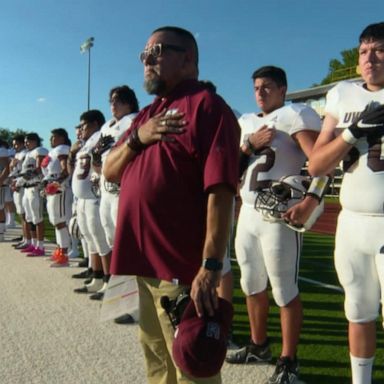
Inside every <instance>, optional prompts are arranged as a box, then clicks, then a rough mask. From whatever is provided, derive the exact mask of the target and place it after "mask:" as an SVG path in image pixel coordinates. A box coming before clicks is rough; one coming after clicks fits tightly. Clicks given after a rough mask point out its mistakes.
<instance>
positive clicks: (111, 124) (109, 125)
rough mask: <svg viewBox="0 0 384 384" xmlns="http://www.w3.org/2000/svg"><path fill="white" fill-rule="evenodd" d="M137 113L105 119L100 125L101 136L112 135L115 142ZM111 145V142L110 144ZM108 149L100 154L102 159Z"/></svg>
mask: <svg viewBox="0 0 384 384" xmlns="http://www.w3.org/2000/svg"><path fill="white" fill-rule="evenodd" d="M136 115H137V113H131V114H129V115H125V116H123V117H122V118H121V119H120V120H119V121H116V120H115V119H111V120H109V121H107V122H106V123H105V124H104V125H103V126H102V127H101V135H102V136H112V137H113V142H114V143H116V142H117V141H118V140H119V139H120V137H121V136H122V135H123V133H124V132H125V131H126V130H127V129H128V128H129V127H130V126H131V124H132V121H133V119H134V118H135V116H136ZM112 145H113V144H112ZM108 153H109V150H108V151H105V152H104V153H103V155H102V159H103V160H104V159H105V157H106V156H107V154H108Z"/></svg>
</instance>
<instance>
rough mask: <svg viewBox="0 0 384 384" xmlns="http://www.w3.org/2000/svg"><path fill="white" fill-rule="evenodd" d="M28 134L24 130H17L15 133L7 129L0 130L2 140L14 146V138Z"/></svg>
mask: <svg viewBox="0 0 384 384" xmlns="http://www.w3.org/2000/svg"><path fill="white" fill-rule="evenodd" d="M26 134H27V132H26V131H24V130H23V129H20V128H18V129H16V130H15V131H10V130H9V129H7V128H0V139H2V140H5V141H6V142H7V143H8V144H12V138H13V136H15V135H26Z"/></svg>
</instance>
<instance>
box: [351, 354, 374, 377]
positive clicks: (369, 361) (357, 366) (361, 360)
mask: <svg viewBox="0 0 384 384" xmlns="http://www.w3.org/2000/svg"><path fill="white" fill-rule="evenodd" d="M350 358H351V368H352V382H353V384H368V383H371V382H372V367H373V361H374V360H375V357H374V356H373V357H367V358H365V357H355V356H352V355H350Z"/></svg>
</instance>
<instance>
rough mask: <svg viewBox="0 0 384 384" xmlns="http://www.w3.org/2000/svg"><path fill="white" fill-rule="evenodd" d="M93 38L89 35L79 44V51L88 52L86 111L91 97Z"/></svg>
mask: <svg viewBox="0 0 384 384" xmlns="http://www.w3.org/2000/svg"><path fill="white" fill-rule="evenodd" d="M94 41H95V39H94V38H93V37H90V38H89V39H87V40H85V41H84V43H83V44H81V45H80V53H85V52H88V104H87V105H88V111H89V106H90V98H91V48H92V47H93V42H94Z"/></svg>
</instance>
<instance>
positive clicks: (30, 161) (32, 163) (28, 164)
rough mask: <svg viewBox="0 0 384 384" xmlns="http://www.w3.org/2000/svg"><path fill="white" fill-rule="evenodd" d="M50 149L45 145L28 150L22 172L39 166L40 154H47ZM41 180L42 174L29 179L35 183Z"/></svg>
mask: <svg viewBox="0 0 384 384" xmlns="http://www.w3.org/2000/svg"><path fill="white" fill-rule="evenodd" d="M47 155H48V150H47V149H46V148H44V147H36V148H34V149H32V150H30V151H27V153H26V154H25V157H24V161H23V164H22V166H21V172H22V173H25V172H27V171H33V170H35V169H36V166H37V159H38V157H39V156H47ZM39 180H40V176H36V177H34V178H33V179H31V180H28V184H33V183H35V182H38V181H39Z"/></svg>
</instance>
